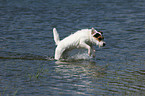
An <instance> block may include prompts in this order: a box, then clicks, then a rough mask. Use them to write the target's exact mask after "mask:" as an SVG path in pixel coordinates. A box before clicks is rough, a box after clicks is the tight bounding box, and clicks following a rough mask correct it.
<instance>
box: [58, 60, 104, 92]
mask: <svg viewBox="0 0 145 96" xmlns="http://www.w3.org/2000/svg"><path fill="white" fill-rule="evenodd" d="M56 64H57V65H58V66H56V67H55V71H56V72H57V73H58V74H59V76H57V77H56V78H59V79H60V78H61V79H63V80H64V81H63V82H61V83H62V84H63V83H64V82H65V83H69V84H71V86H69V88H70V90H72V91H73V88H78V89H79V90H78V92H77V94H78V93H80V94H90V93H91V92H92V91H95V89H92V87H93V86H94V81H95V82H96V80H97V79H99V78H102V77H103V76H104V75H105V74H106V66H105V67H101V66H96V63H95V62H93V61H92V62H91V61H80V62H61V61H56ZM60 76H61V77H60ZM95 85H96V86H99V85H100V84H98V85H97V83H96V84H95ZM84 90H86V91H84Z"/></svg>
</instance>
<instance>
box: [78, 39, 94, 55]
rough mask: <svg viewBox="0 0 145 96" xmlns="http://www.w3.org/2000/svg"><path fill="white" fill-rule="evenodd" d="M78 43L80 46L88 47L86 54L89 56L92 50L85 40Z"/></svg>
mask: <svg viewBox="0 0 145 96" xmlns="http://www.w3.org/2000/svg"><path fill="white" fill-rule="evenodd" d="M80 45H81V47H83V48H86V49H88V55H89V56H91V51H92V49H91V47H90V46H89V45H88V44H86V43H85V42H81V43H80Z"/></svg>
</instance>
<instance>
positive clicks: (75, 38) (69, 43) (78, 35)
mask: <svg viewBox="0 0 145 96" xmlns="http://www.w3.org/2000/svg"><path fill="white" fill-rule="evenodd" d="M89 36H90V30H89V29H83V30H79V31H77V32H75V33H74V34H71V35H69V36H68V37H66V38H64V39H63V40H61V41H60V42H59V44H58V45H59V46H61V47H64V48H68V47H69V48H70V47H76V46H79V43H80V40H81V39H85V40H87V39H89Z"/></svg>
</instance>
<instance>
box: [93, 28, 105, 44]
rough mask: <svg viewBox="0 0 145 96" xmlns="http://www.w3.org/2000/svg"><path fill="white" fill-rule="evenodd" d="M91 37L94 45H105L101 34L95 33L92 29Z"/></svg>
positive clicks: (99, 32)
mask: <svg viewBox="0 0 145 96" xmlns="http://www.w3.org/2000/svg"><path fill="white" fill-rule="evenodd" d="M91 35H92V37H93V41H94V43H96V45H99V47H100V46H101V47H102V46H105V45H106V43H105V42H104V41H103V40H104V37H103V32H101V31H96V30H95V29H94V28H92V30H91Z"/></svg>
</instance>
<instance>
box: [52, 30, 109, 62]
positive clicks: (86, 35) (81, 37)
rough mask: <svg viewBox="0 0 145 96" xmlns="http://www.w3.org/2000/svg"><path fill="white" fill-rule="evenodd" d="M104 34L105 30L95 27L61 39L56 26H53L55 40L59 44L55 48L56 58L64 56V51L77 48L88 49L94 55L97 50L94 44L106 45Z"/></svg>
mask: <svg viewBox="0 0 145 96" xmlns="http://www.w3.org/2000/svg"><path fill="white" fill-rule="evenodd" d="M102 34H103V32H98V31H96V30H95V29H94V28H92V29H82V30H79V31H77V32H76V33H74V34H71V35H70V36H68V37H66V38H64V39H63V40H61V41H60V39H59V34H58V33H57V31H56V28H53V35H54V41H55V43H56V45H57V47H56V49H55V59H56V60H59V59H60V58H62V56H63V53H64V52H66V51H69V50H72V49H75V48H85V49H88V54H89V56H91V54H92V53H93V55H94V53H95V50H94V48H93V46H92V45H93V44H96V45H99V47H100V46H105V45H106V43H105V42H104V41H103V39H104V37H103V36H102Z"/></svg>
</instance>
